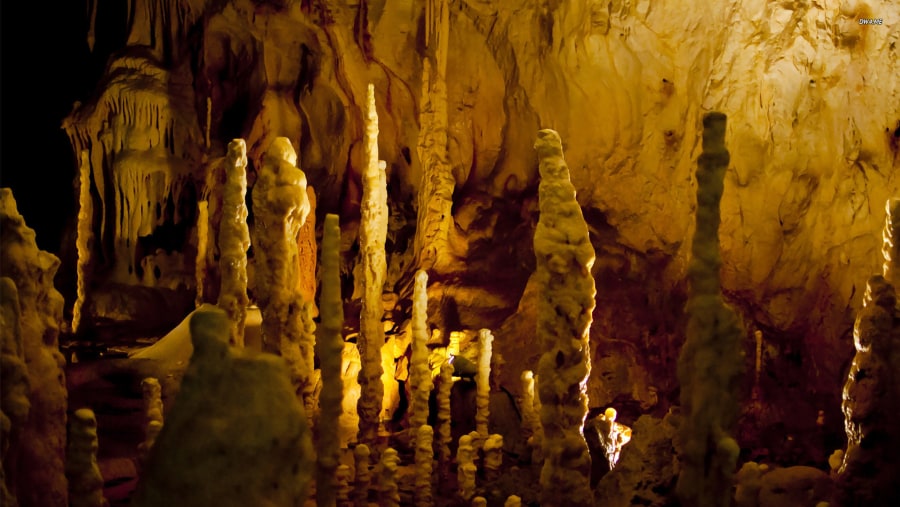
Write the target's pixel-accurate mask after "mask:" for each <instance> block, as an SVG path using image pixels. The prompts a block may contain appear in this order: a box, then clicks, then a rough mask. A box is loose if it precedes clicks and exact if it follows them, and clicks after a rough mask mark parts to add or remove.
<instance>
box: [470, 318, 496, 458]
mask: <svg viewBox="0 0 900 507" xmlns="http://www.w3.org/2000/svg"><path fill="white" fill-rule="evenodd" d="M493 343H494V335H493V334H492V333H491V330H490V329H481V330H479V331H478V357H477V362H476V365H477V368H478V372H477V373H476V374H475V387H476V389H477V392H476V397H475V408H476V411H475V431H477V432H478V434H479V435H480V438H481V440H482V441H483V440H484V439H485V438H487V437H488V435H490V430H489V428H488V422H489V421H490V418H491V356H492V355H493V352H492V350H493V349H492V346H493ZM476 444H477V445H480V444H481V441H479V442H476Z"/></svg>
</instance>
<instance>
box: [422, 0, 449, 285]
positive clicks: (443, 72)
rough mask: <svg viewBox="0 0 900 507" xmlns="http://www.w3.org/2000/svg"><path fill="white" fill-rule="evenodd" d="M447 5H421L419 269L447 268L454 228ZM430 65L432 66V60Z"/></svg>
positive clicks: (432, 1)
mask: <svg viewBox="0 0 900 507" xmlns="http://www.w3.org/2000/svg"><path fill="white" fill-rule="evenodd" d="M447 4H448V2H447V0H427V1H426V2H425V47H426V54H427V55H428V56H426V57H425V60H424V62H423V69H422V103H421V106H420V108H419V109H420V116H419V118H420V120H419V124H420V125H421V127H420V130H419V143H418V147H417V151H418V154H419V163H420V164H421V165H422V184H421V186H420V187H419V199H418V205H419V208H418V217H417V219H416V223H417V228H416V240H415V251H416V256H417V258H418V261H419V263H418V265H419V267H420V268H421V269H425V270H430V269H432V268H435V267H440V266H441V265H443V264H444V263H445V262H446V260H447V259H446V257H447V252H448V251H449V234H450V226H451V224H452V223H453V214H452V208H453V189H454V187H455V186H456V180H455V179H454V177H453V172H452V168H451V165H450V158H449V156H448V151H447V146H448V133H449V120H448V116H447V110H448V109H447V54H448V53H447V49H448V44H447V42H448V40H449V37H450V9H449V7H448V5H447ZM432 59H433V60H432ZM432 62H434V65H432Z"/></svg>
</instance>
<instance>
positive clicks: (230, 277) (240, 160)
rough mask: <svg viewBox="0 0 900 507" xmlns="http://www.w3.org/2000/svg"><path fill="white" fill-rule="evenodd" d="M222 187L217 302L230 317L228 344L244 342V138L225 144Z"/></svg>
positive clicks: (247, 231)
mask: <svg viewBox="0 0 900 507" xmlns="http://www.w3.org/2000/svg"><path fill="white" fill-rule="evenodd" d="M225 174H226V179H225V188H224V190H223V198H222V221H221V223H220V224H219V251H220V255H221V257H220V259H219V272H220V274H221V277H222V288H221V290H220V291H219V303H218V306H219V307H220V308H222V309H223V310H225V313H227V314H228V320H229V321H231V344H232V345H234V346H236V347H243V346H244V321H245V320H246V319H247V305H248V304H249V303H250V299H249V297H248V296H247V249H248V248H250V229H249V228H248V227H247V204H246V197H247V145H246V143H244V140H243V139H235V140H233V141H231V142H230V143H229V144H228V155H227V156H226V160H225Z"/></svg>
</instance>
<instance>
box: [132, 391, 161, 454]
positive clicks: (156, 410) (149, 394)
mask: <svg viewBox="0 0 900 507" xmlns="http://www.w3.org/2000/svg"><path fill="white" fill-rule="evenodd" d="M141 389H142V390H143V392H144V417H145V418H146V421H147V426H146V429H145V430H144V441H143V442H141V444H140V445H139V446H138V454H139V456H140V459H141V461H143V460H144V459H146V457H147V453H148V452H150V449H151V448H152V447H153V443H154V442H156V437H157V436H159V432H160V431H161V430H162V427H163V404H162V386H160V385H159V380H157V379H155V378H152V377H148V378H145V379H144V380H143V381H142V382H141Z"/></svg>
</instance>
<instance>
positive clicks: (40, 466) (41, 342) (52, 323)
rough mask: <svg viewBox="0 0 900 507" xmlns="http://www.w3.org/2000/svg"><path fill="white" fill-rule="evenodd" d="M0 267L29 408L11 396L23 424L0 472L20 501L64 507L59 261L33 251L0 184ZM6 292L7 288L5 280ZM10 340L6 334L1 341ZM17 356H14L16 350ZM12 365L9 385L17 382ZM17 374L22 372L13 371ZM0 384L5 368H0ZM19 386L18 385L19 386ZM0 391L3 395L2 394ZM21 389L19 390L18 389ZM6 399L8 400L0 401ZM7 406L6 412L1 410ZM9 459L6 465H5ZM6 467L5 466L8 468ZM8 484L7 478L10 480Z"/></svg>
mask: <svg viewBox="0 0 900 507" xmlns="http://www.w3.org/2000/svg"><path fill="white" fill-rule="evenodd" d="M0 230H2V231H3V233H2V234H0V273H3V276H4V278H8V279H9V280H11V281H12V283H13V284H14V285H15V288H16V292H17V293H18V310H16V309H15V308H7V310H6V311H7V312H10V313H12V314H13V315H15V314H18V318H17V319H16V318H13V319H14V320H18V325H19V328H20V330H21V338H15V337H12V340H13V341H14V342H15V343H16V344H19V343H21V351H22V352H23V354H22V355H21V356H19V357H23V358H24V360H25V367H26V372H27V378H28V384H27V385H28V391H27V396H26V397H27V399H28V402H29V403H30V404H31V408H30V409H29V410H28V411H27V414H28V415H27V420H25V417H24V413H25V412H24V411H23V410H24V407H23V406H22V403H24V400H22V399H21V398H18V396H14V399H13V400H10V402H11V403H13V405H11V406H9V407H7V408H9V409H10V412H9V413H8V414H6V415H7V417H10V418H11V421H16V420H18V421H20V422H23V424H22V425H21V426H20V427H19V428H17V431H16V434H15V442H11V443H10V446H11V447H10V452H12V453H13V454H11V455H10V454H5V455H4V457H3V460H4V470H5V473H7V474H9V479H7V481H8V484H9V489H10V491H12V493H13V495H15V497H16V498H17V499H18V502H19V505H20V506H22V507H31V506H34V507H38V506H40V507H65V505H66V504H67V498H68V493H67V486H66V477H65V470H64V461H65V453H66V398H67V393H66V387H65V376H64V373H63V366H64V365H65V359H64V358H63V355H62V354H61V353H60V351H59V343H58V336H59V329H60V326H61V324H62V311H63V298H62V296H61V295H60V293H59V292H58V291H57V290H56V289H55V288H54V287H53V277H54V275H56V270H57V268H58V267H59V259H57V258H56V256H54V255H51V254H49V253H47V252H44V251H41V250H38V248H37V244H36V243H35V234H34V231H33V230H32V229H31V228H29V227H28V226H27V225H25V219H24V217H22V215H20V214H19V212H18V209H17V208H16V201H15V199H14V198H13V195H12V192H11V191H10V189H8V188H3V189H0ZM6 285H7V289H6V290H5V291H4V292H7V293H8V291H11V288H9V286H8V283H6ZM8 339H10V338H4V342H6V341H7V340H8ZM17 355H18V354H17ZM16 371H17V369H15V368H13V369H12V370H11V371H10V372H9V373H8V374H9V375H11V377H10V379H11V380H12V383H11V385H10V389H11V390H12V392H13V393H16V391H17V388H16V384H17V383H18V382H16V380H17V379H15V373H16ZM19 373H22V372H19ZM3 375H4V377H3V380H4V389H6V387H5V384H6V382H5V381H6V380H7V377H6V375H7V372H6V370H5V368H4V372H3ZM21 387H23V386H22V385H21V384H20V385H19V388H21ZM4 394H6V393H4ZM17 394H19V395H21V394H22V393H21V392H19V393H17ZM4 403H7V402H6V401H5V400H4ZM4 412H5V410H4ZM12 463H14V465H12V466H10V464H12ZM7 467H8V468H7ZM10 482H11V484H10Z"/></svg>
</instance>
